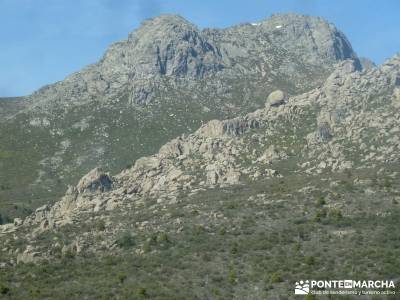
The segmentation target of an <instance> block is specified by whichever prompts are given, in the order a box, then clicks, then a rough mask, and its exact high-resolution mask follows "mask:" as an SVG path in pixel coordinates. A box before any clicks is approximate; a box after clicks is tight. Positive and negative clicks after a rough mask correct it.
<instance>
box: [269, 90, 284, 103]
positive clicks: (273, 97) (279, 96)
mask: <svg viewBox="0 0 400 300" xmlns="http://www.w3.org/2000/svg"><path fill="white" fill-rule="evenodd" d="M284 101H285V93H284V92H282V91H281V90H276V91H273V92H272V93H271V94H269V95H268V98H267V102H266V103H265V105H266V106H267V107H268V106H279V105H282V104H283V103H284Z"/></svg>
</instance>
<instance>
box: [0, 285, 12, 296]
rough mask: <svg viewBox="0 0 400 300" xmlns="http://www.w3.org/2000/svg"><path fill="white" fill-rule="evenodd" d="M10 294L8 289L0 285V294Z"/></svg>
mask: <svg viewBox="0 0 400 300" xmlns="http://www.w3.org/2000/svg"><path fill="white" fill-rule="evenodd" d="M9 292H10V288H9V287H8V286H6V285H4V284H2V283H0V294H1V295H6V294H8V293H9Z"/></svg>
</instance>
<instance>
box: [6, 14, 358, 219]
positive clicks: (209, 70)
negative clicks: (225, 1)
mask: <svg viewBox="0 0 400 300" xmlns="http://www.w3.org/2000/svg"><path fill="white" fill-rule="evenodd" d="M66 59H68V58H66ZM345 59H353V60H354V61H356V62H357V63H358V64H359V60H358V58H357V56H356V54H355V53H354V51H353V50H352V48H351V45H350V43H349V42H348V40H347V39H346V37H345V36H344V35H343V34H342V33H341V32H340V31H338V30H337V29H336V28H335V27H334V26H333V25H332V24H330V23H328V22H326V21H325V20H323V19H321V18H317V17H308V16H302V15H296V14H279V15H273V16H272V17H271V18H269V19H267V20H264V21H261V22H259V23H253V24H241V25H238V26H233V27H230V28H225V29H204V30H200V29H198V28H197V27H196V26H195V25H193V24H191V23H190V22H188V21H186V20H185V19H183V18H181V17H179V16H174V15H163V16H160V17H156V18H154V19H150V20H146V21H144V22H143V23H142V25H141V26H140V27H139V28H138V29H137V30H135V31H133V32H132V33H131V34H130V35H129V36H128V38H127V39H126V40H124V41H120V42H117V43H115V44H113V45H112V46H111V47H110V48H109V49H108V50H107V51H106V53H105V55H104V56H103V58H102V59H101V60H100V61H99V62H98V63H96V64H93V65H89V66H87V67H86V68H84V69H83V70H81V71H80V72H77V73H74V74H72V75H70V76H68V77H67V78H66V79H65V80H63V81H61V82H57V83H55V84H51V85H48V86H45V87H43V88H41V89H40V90H38V91H37V92H35V93H33V94H32V95H30V96H27V97H21V98H18V99H14V100H12V99H11V100H1V101H0V116H1V119H0V133H1V134H0V168H1V172H0V182H1V188H0V214H2V215H3V219H8V220H12V219H13V218H14V217H24V216H26V215H27V214H29V213H30V212H31V211H32V209H34V208H37V207H39V206H41V205H44V204H46V203H50V202H54V201H55V200H56V199H58V198H59V197H61V196H62V195H63V194H64V192H65V190H66V188H67V185H70V184H74V183H75V182H77V181H78V179H79V178H80V177H81V176H82V175H84V174H86V173H87V172H88V171H90V170H91V169H93V168H95V167H96V166H103V167H104V168H105V169H107V170H109V171H110V172H112V173H116V172H119V171H120V170H121V169H123V168H125V167H126V166H127V165H131V164H132V163H133V162H134V161H135V160H136V159H138V158H140V157H142V156H146V155H150V154H153V153H155V152H156V151H157V149H158V148H159V147H160V146H162V145H163V144H164V143H166V142H167V141H168V140H170V139H172V138H174V137H176V136H179V135H181V134H183V133H186V134H188V133H190V132H192V131H194V130H195V129H196V128H198V127H199V126H201V125H202V124H204V123H206V122H207V121H209V120H212V119H226V118H233V117H235V116H236V115H241V114H245V113H248V112H250V111H253V110H255V109H257V108H260V107H262V106H263V104H264V102H265V99H266V97H267V96H268V94H269V93H270V92H272V91H274V90H276V89H280V90H283V91H284V92H285V93H287V94H288V95H294V94H298V93H301V92H305V91H307V90H310V89H312V88H315V87H317V86H319V85H320V84H322V82H323V81H324V79H326V78H327V76H328V75H329V74H330V73H331V71H332V70H333V68H334V65H335V64H336V63H338V62H340V61H343V60H345Z"/></svg>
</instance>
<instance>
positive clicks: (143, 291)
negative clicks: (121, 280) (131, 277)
mask: <svg viewBox="0 0 400 300" xmlns="http://www.w3.org/2000/svg"><path fill="white" fill-rule="evenodd" d="M138 295H139V296H142V297H147V290H146V289H145V288H144V287H140V288H139V289H138Z"/></svg>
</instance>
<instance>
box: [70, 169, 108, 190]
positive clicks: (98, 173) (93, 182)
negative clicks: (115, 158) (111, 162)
mask: <svg viewBox="0 0 400 300" xmlns="http://www.w3.org/2000/svg"><path fill="white" fill-rule="evenodd" d="M111 188H112V179H111V177H110V176H109V175H108V174H106V173H104V172H103V170H102V169H101V168H95V169H93V170H92V171H90V172H89V173H88V174H86V175H85V176H84V177H82V179H81V180H80V181H79V183H78V185H77V189H78V192H79V193H81V194H82V193H85V192H90V193H93V192H96V191H99V192H105V191H109V190H110V189H111Z"/></svg>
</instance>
